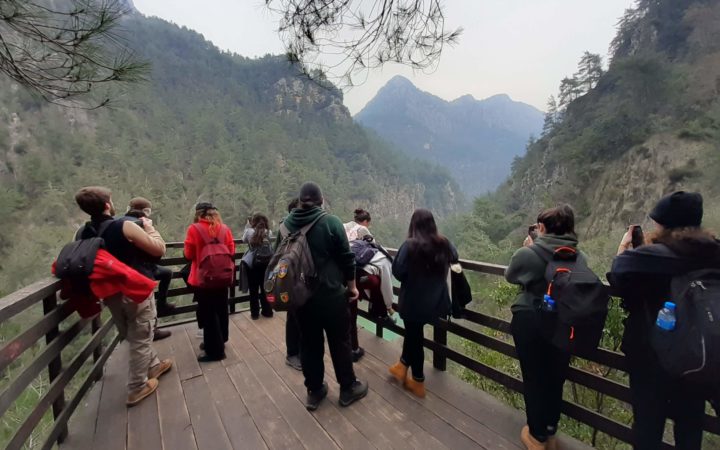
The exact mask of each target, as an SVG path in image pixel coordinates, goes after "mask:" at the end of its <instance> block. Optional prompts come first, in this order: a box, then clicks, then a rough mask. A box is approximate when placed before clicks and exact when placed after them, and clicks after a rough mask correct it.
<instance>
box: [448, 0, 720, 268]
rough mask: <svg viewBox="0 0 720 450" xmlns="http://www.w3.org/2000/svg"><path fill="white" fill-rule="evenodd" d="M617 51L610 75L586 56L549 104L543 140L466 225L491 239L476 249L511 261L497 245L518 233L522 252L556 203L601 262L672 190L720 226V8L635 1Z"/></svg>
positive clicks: (472, 235)
mask: <svg viewBox="0 0 720 450" xmlns="http://www.w3.org/2000/svg"><path fill="white" fill-rule="evenodd" d="M611 51H612V59H611V60H610V61H609V64H608V67H607V69H604V68H603V67H602V65H601V64H600V58H599V56H597V55H592V54H589V53H586V54H585V55H584V56H583V57H582V59H581V61H580V64H579V67H578V72H577V73H576V74H575V75H573V76H570V77H567V78H565V79H564V80H562V83H561V85H560V93H559V95H558V100H559V102H558V103H557V104H556V103H555V102H554V99H551V102H550V106H549V110H548V114H547V116H546V120H545V129H544V132H543V135H542V136H541V137H540V138H539V139H538V140H536V141H535V142H532V143H531V144H530V145H529V147H528V152H527V155H526V156H524V157H523V158H518V159H516V160H515V162H514V163H513V168H512V174H511V175H510V177H509V178H508V180H507V181H506V182H505V183H504V184H503V185H502V186H501V188H500V189H499V190H498V192H497V193H495V194H493V195H492V196H490V197H488V198H485V199H482V200H479V201H478V202H477V203H476V207H475V214H473V215H470V216H466V217H464V218H463V220H464V221H465V222H463V223H464V224H465V226H463V227H462V228H461V229H462V232H463V233H464V234H465V235H466V236H467V237H468V239H469V242H481V243H487V247H486V248H485V250H480V249H479V247H477V246H476V248H477V251H476V253H482V252H483V251H484V252H485V253H487V254H493V252H496V253H497V252H500V253H501V255H502V256H500V257H499V259H505V258H506V257H507V256H508V251H510V250H509V249H508V248H507V247H508V245H506V244H501V245H500V246H499V247H497V246H495V245H494V244H497V243H498V242H499V241H500V240H502V239H503V238H505V237H506V236H508V234H509V233H510V232H512V231H515V232H516V235H515V237H514V238H513V240H512V242H511V244H510V246H512V245H517V244H518V243H519V242H520V241H522V237H521V234H523V233H524V232H525V231H526V226H527V225H528V224H529V223H531V222H532V221H533V220H534V217H535V215H536V214H537V212H538V211H539V210H540V209H542V208H543V207H547V206H550V205H554V204H556V203H558V202H569V203H570V204H572V205H573V206H574V207H575V209H576V211H577V213H578V215H579V218H580V226H579V230H578V231H579V232H580V235H581V236H580V237H581V239H582V240H584V241H585V242H588V241H589V243H588V244H586V245H589V246H590V248H591V249H594V250H596V251H595V252H594V253H595V256H596V258H597V260H598V262H600V261H604V262H605V263H609V259H610V256H611V255H612V254H613V252H614V248H615V247H616V246H617V242H618V241H619V239H620V236H621V232H622V229H623V228H625V227H626V226H627V225H629V224H631V223H641V222H643V220H644V218H645V214H646V213H647V212H648V211H649V210H650V209H651V207H652V205H653V204H654V202H656V201H657V200H658V199H659V198H660V197H661V196H662V195H663V194H666V193H668V192H671V191H673V190H678V189H686V190H700V191H701V192H703V194H704V196H705V202H706V206H705V210H706V214H705V216H706V224H707V225H709V226H710V227H715V228H717V227H718V225H720V197H719V196H718V193H719V192H720V187H719V186H718V183H717V180H718V178H720V96H719V94H720V1H717V0H639V1H638V2H637V4H636V7H635V8H633V9H630V10H628V11H627V12H626V14H625V16H624V17H623V18H622V19H621V21H620V23H619V27H618V34H617V37H616V38H615V39H614V40H613V42H612V44H611ZM468 222H470V225H468ZM473 224H474V225H473ZM491 235H492V236H491ZM476 256H481V255H479V254H478V255H476Z"/></svg>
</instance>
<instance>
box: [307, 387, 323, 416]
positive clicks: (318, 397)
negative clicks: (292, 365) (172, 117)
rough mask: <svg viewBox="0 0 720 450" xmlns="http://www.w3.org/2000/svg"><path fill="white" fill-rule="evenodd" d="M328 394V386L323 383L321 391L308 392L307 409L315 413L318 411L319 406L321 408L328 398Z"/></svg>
mask: <svg viewBox="0 0 720 450" xmlns="http://www.w3.org/2000/svg"><path fill="white" fill-rule="evenodd" d="M327 394H328V385H327V383H325V382H323V385H322V387H321V388H320V389H318V390H316V391H313V392H310V391H308V394H307V400H306V401H305V408H307V410H308V411H315V410H316V409H318V406H320V403H321V402H322V401H323V400H324V399H325V397H327Z"/></svg>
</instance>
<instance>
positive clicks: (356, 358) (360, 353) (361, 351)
mask: <svg viewBox="0 0 720 450" xmlns="http://www.w3.org/2000/svg"><path fill="white" fill-rule="evenodd" d="M363 356H365V349H364V348H362V347H358V348H357V350H353V351H352V359H353V362H358V361H360V358H362V357H363Z"/></svg>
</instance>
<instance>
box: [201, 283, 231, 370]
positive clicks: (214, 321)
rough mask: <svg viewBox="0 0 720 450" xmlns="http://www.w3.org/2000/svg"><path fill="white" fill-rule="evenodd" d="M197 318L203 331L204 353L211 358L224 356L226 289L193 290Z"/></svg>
mask: <svg viewBox="0 0 720 450" xmlns="http://www.w3.org/2000/svg"><path fill="white" fill-rule="evenodd" d="M194 300H195V301H197V304H198V309H197V318H198V323H199V324H200V327H201V328H202V330H203V342H204V344H205V353H206V354H207V355H208V356H210V357H211V358H219V357H221V356H222V355H224V354H225V342H227V340H228V325H229V312H228V289H227V288H223V289H199V288H195V298H194Z"/></svg>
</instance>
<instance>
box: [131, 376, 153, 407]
mask: <svg viewBox="0 0 720 450" xmlns="http://www.w3.org/2000/svg"><path fill="white" fill-rule="evenodd" d="M157 387H158V380H156V379H155V378H150V379H149V380H147V381H146V382H145V386H143V387H141V388H138V389H135V390H134V391H132V392H131V393H129V394H128V398H127V402H126V404H127V405H128V406H135V405H137V404H138V403H140V402H141V401H142V400H143V399H144V398H145V397H147V396H149V395H150V394H152V393H153V392H155V390H156V389H157Z"/></svg>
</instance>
